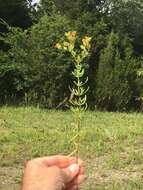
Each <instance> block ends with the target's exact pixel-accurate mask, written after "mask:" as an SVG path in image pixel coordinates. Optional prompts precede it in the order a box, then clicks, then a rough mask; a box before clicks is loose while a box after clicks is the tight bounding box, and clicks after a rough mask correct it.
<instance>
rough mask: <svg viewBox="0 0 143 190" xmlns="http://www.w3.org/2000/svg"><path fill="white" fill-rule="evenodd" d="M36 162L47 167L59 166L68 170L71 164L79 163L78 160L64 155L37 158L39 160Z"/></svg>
mask: <svg viewBox="0 0 143 190" xmlns="http://www.w3.org/2000/svg"><path fill="white" fill-rule="evenodd" d="M35 161H37V162H39V163H41V164H44V165H46V166H47V167H50V166H57V167H59V168H66V167H68V166H69V165H71V164H74V163H77V158H75V157H69V156H63V155H55V156H48V157H42V158H37V159H35Z"/></svg>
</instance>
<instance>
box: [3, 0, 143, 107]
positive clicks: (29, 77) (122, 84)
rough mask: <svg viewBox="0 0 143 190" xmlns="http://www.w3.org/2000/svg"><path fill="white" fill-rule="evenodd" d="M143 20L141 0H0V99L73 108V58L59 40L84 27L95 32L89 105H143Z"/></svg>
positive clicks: (87, 67) (83, 32)
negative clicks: (61, 48) (70, 102)
mask: <svg viewBox="0 0 143 190" xmlns="http://www.w3.org/2000/svg"><path fill="white" fill-rule="evenodd" d="M142 20H143V3H142V1H141V0H41V1H40V3H38V4H34V5H33V4H32V1H31V0H12V1H9V0H5V1H3V0H0V104H1V105H4V104H14V105H40V106H42V107H45V108H62V109H67V108H68V98H69V96H70V92H69V89H68V87H69V85H70V84H71V81H72V75H71V74H70V73H71V70H72V68H73V64H72V60H71V58H70V55H69V54H68V53H66V54H65V52H62V51H60V52H59V51H58V50H57V49H56V48H54V46H55V44H56V43H57V41H59V39H62V38H63V36H64V33H65V32H67V31H77V32H78V34H79V36H80V38H82V37H83V36H84V35H88V36H91V37H92V45H91V49H90V56H89V58H88V59H86V61H85V63H84V66H85V70H86V74H87V76H88V78H89V81H88V85H89V87H90V90H89V92H88V105H89V108H90V109H92V110H95V109H99V110H108V111H141V110H142V94H143V91H142V89H143V79H142V77H141V76H139V74H138V73H139V72H140V71H142V55H143V22H142ZM77 43H78V42H77ZM79 43H80V42H79Z"/></svg>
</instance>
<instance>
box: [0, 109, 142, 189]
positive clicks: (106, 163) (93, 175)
mask: <svg viewBox="0 0 143 190" xmlns="http://www.w3.org/2000/svg"><path fill="white" fill-rule="evenodd" d="M73 135H74V121H73V116H72V114H71V113H70V112H62V111H54V110H53V111H49V110H42V109H39V108H32V107H28V108H22V107H21V108H14V107H3V108H0V190H2V189H3V190H12V189H19V184H20V181H21V176H22V172H23V166H24V163H25V161H26V160H28V159H31V158H33V157H38V156H45V155H53V154H65V155H67V154H69V153H70V152H72V150H73V142H72V140H71V139H72V137H73ZM80 139H81V147H80V149H81V157H82V159H83V160H85V162H86V166H87V176H88V178H87V181H86V183H85V184H84V185H83V187H82V188H81V189H82V190H104V189H108V190H138V189H143V114H141V113H140V114H139V113H138V114H137V113H129V114H126V113H107V112H104V113H103V112H86V113H85V115H84V119H83V127H82V131H81V137H80Z"/></svg>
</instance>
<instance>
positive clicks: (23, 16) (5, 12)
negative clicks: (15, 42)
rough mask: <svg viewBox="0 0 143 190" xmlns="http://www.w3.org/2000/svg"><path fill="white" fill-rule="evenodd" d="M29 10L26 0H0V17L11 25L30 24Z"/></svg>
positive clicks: (23, 26) (24, 25)
mask: <svg viewBox="0 0 143 190" xmlns="http://www.w3.org/2000/svg"><path fill="white" fill-rule="evenodd" d="M29 11H30V9H29V7H28V3H27V0H12V1H9V0H5V1H3V0H0V19H3V20H4V21H5V22H7V23H8V24H9V25H11V26H16V27H21V28H27V27H29V26H30V25H31V19H30V16H29ZM0 27H2V25H0Z"/></svg>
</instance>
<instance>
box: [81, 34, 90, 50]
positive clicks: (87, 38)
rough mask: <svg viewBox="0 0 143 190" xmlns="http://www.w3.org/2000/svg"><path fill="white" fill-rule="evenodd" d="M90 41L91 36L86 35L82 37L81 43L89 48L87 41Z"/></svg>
mask: <svg viewBox="0 0 143 190" xmlns="http://www.w3.org/2000/svg"><path fill="white" fill-rule="evenodd" d="M90 41H91V37H88V36H84V38H83V39H82V43H83V45H84V46H85V47H86V48H89V42H90Z"/></svg>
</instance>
